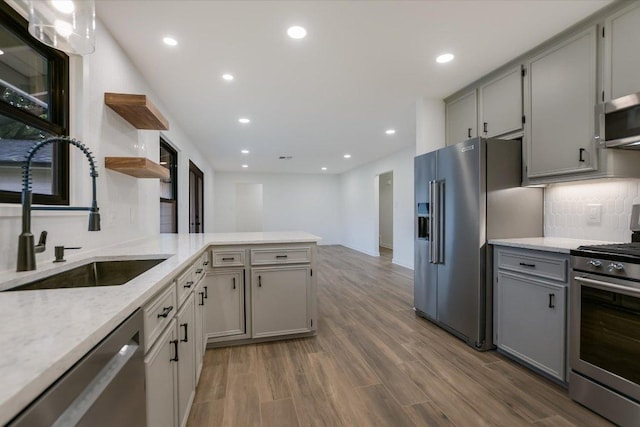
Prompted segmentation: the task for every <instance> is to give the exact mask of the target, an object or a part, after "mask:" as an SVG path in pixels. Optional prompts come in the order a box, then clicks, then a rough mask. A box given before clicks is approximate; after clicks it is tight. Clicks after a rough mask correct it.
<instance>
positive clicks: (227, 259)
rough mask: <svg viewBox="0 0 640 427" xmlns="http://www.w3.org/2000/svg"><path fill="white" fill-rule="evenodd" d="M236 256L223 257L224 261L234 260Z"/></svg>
mask: <svg viewBox="0 0 640 427" xmlns="http://www.w3.org/2000/svg"><path fill="white" fill-rule="evenodd" d="M234 259H235V258H222V260H223V261H233V260H234Z"/></svg>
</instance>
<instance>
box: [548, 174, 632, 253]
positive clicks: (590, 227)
mask: <svg viewBox="0 0 640 427" xmlns="http://www.w3.org/2000/svg"><path fill="white" fill-rule="evenodd" d="M544 202H545V203H544V235H545V236H549V237H570V238H576V239H594V240H608V241H615V242H630V241H631V231H629V221H630V220H631V205H633V204H639V203H640V180H637V179H625V180H622V179H620V180H598V181H582V182H576V183H567V184H553V185H549V186H548V187H547V188H546V189H545V193H544ZM587 204H601V205H602V207H601V208H600V209H601V222H600V224H589V223H588V219H587Z"/></svg>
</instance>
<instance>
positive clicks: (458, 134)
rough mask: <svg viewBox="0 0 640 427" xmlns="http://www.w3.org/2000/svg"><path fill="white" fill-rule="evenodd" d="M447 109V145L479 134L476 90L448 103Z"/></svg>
mask: <svg viewBox="0 0 640 427" xmlns="http://www.w3.org/2000/svg"><path fill="white" fill-rule="evenodd" d="M445 109H446V111H445V114H446V117H445V120H446V131H447V135H446V139H447V145H453V144H457V143H458V142H463V141H466V140H467V139H470V138H473V137H476V136H478V128H477V123H478V108H477V101H476V91H475V90H473V91H471V92H469V93H468V94H466V95H463V96H462V97H461V98H458V99H456V100H455V101H451V102H449V103H447V105H446V107H445Z"/></svg>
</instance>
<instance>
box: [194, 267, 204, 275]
mask: <svg viewBox="0 0 640 427" xmlns="http://www.w3.org/2000/svg"><path fill="white" fill-rule="evenodd" d="M203 271H204V270H202V269H201V268H199V269H197V270H196V274H202V272H203Z"/></svg>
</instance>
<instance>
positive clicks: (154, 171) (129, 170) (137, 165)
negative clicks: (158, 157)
mask: <svg viewBox="0 0 640 427" xmlns="http://www.w3.org/2000/svg"><path fill="white" fill-rule="evenodd" d="M104 167H105V168H107V169H111V170H114V171H117V172H120V173H124V174H126V175H131V176H135V177H136V178H160V179H169V178H170V177H171V174H170V173H169V169H167V168H165V167H162V166H160V165H159V164H157V163H155V162H152V161H151V160H149V159H147V158H146V157H105V158H104Z"/></svg>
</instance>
